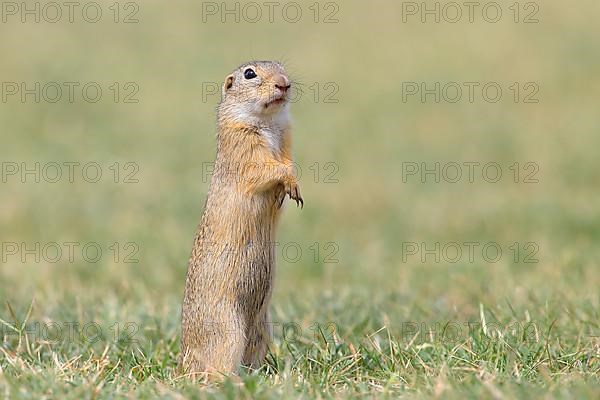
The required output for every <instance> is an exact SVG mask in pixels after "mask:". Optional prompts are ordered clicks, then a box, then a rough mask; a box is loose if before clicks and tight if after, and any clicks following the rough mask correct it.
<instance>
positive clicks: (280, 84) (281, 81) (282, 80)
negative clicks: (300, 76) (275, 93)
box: [273, 74, 292, 93]
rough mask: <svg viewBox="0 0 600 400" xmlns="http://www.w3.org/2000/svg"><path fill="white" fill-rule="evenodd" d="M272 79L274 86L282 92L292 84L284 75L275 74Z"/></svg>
mask: <svg viewBox="0 0 600 400" xmlns="http://www.w3.org/2000/svg"><path fill="white" fill-rule="evenodd" d="M273 80H274V81H275V87H276V88H277V89H279V90H281V91H282V92H284V93H285V92H287V90H288V89H289V88H290V87H291V86H292V85H291V84H290V81H289V79H288V78H287V76H285V75H281V74H279V75H276V76H275V77H274V78H273Z"/></svg>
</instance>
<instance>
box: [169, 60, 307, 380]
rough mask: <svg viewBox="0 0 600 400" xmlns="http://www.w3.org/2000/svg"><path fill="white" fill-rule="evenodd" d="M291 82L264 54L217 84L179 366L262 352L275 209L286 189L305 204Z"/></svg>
mask: <svg viewBox="0 0 600 400" xmlns="http://www.w3.org/2000/svg"><path fill="white" fill-rule="evenodd" d="M290 87H291V83H290V80H289V78H288V76H287V74H286V72H285V70H284V68H283V66H282V65H281V64H280V63H277V62H271V61H254V62H248V63H245V64H243V65H241V66H240V67H239V68H237V69H236V70H235V71H234V72H233V73H232V74H231V75H229V76H228V77H227V78H226V79H225V83H224V84H223V90H222V99H221V103H220V104H219V107H218V123H217V125H218V134H217V156H216V160H215V164H214V171H213V175H212V179H211V182H210V187H209V190H208V198H207V200H206V206H205V208H204V213H203V215H202V219H201V221H200V225H199V226H198V231H197V233H196V237H195V239H194V247H193V249H192V254H191V257H190V261H189V266H188V272H187V279H186V285H185V294H184V299H183V308H182V336H181V356H180V359H179V365H180V368H181V370H182V372H183V373H185V374H188V375H191V376H199V375H200V376H202V375H211V374H219V373H223V374H228V373H235V372H236V371H237V370H238V368H239V367H240V366H241V365H244V366H249V367H252V368H256V367H258V366H260V365H261V363H262V362H263V360H264V357H265V353H266V351H267V346H268V344H269V341H270V339H271V332H270V329H269V326H268V325H269V313H268V306H269V300H270V298H271V292H272V286H273V275H274V270H275V248H274V245H275V228H276V224H277V220H278V217H279V214H280V212H279V210H280V208H281V205H282V204H283V201H284V200H285V196H286V195H288V196H289V197H290V198H291V199H294V200H295V201H296V203H297V205H300V204H302V205H304V201H303V200H302V197H301V196H300V190H299V187H298V182H297V180H296V177H295V175H294V167H293V161H292V156H291V152H290V145H291V138H290V120H289V92H290V90H289V89H290Z"/></svg>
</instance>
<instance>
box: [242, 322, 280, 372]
mask: <svg viewBox="0 0 600 400" xmlns="http://www.w3.org/2000/svg"><path fill="white" fill-rule="evenodd" d="M272 337H273V330H272V326H271V322H270V319H269V313H268V311H263V313H262V316H261V317H260V318H258V319H257V322H256V323H255V324H254V325H253V326H251V327H250V329H249V330H248V341H247V344H246V348H245V349H244V357H243V360H242V364H243V365H244V366H246V367H250V368H252V369H258V368H260V367H261V366H262V365H263V361H264V359H265V355H266V354H267V350H268V349H269V343H271V340H272Z"/></svg>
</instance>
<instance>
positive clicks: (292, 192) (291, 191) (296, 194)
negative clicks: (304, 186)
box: [281, 184, 304, 208]
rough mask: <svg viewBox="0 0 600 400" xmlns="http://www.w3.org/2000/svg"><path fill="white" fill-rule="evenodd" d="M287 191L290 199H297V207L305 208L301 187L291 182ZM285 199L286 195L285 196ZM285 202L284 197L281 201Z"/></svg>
mask: <svg viewBox="0 0 600 400" xmlns="http://www.w3.org/2000/svg"><path fill="white" fill-rule="evenodd" d="M285 193H286V194H287V195H288V196H289V197H290V199H292V200H295V201H296V207H301V208H304V200H303V199H302V196H301V195H300V188H299V187H298V185H297V184H291V185H289V186H287V187H286V188H285ZM283 198H284V199H285V195H284V196H283ZM281 202H282V203H283V199H282V201H281Z"/></svg>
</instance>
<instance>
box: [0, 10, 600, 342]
mask: <svg viewBox="0 0 600 400" xmlns="http://www.w3.org/2000/svg"><path fill="white" fill-rule="evenodd" d="M42 4H43V3H42ZM98 4H100V5H101V6H102V8H103V11H104V15H103V18H102V20H101V21H100V22H98V23H95V24H94V23H87V22H86V21H84V20H82V18H81V14H80V13H77V12H76V13H75V22H73V23H69V22H67V21H65V19H66V18H67V17H66V16H63V20H62V21H59V22H58V23H54V24H52V23H47V22H44V21H43V20H42V21H41V22H40V23H31V22H28V23H21V22H20V21H19V16H11V15H8V16H7V18H8V20H7V21H6V22H3V23H0V54H1V56H0V57H1V60H0V76H1V77H2V78H1V81H2V82H17V83H19V84H20V83H21V82H27V83H28V84H29V85H30V87H33V85H34V83H35V82H41V83H42V85H43V84H44V83H47V82H58V83H63V82H80V83H81V84H82V85H83V84H85V83H87V82H97V83H98V84H99V85H100V86H101V87H102V89H103V96H102V98H101V100H100V101H98V102H97V103H89V102H86V101H84V100H83V99H82V97H81V91H80V90H77V89H76V91H75V101H74V102H73V103H71V102H69V101H67V100H66V94H63V99H62V100H60V101H58V102H57V103H49V102H47V101H44V100H43V99H42V101H40V103H35V102H34V101H33V100H32V96H29V97H27V101H26V102H25V103H22V102H21V101H20V98H19V95H16V96H9V97H8V98H7V101H5V102H2V103H0V121H1V125H0V132H1V139H2V141H1V144H0V160H1V161H2V162H3V163H5V164H3V165H4V169H6V167H7V165H8V164H6V163H17V164H18V165H19V166H20V165H21V163H26V165H27V166H28V167H29V168H32V166H33V165H34V164H35V163H36V162H38V163H41V165H47V163H51V162H57V163H60V164H62V163H64V162H79V163H81V164H86V163H89V162H96V163H98V164H100V165H101V168H102V172H103V176H102V179H101V180H100V181H99V182H98V183H88V182H86V181H85V180H84V179H82V178H81V175H80V170H78V169H76V175H75V179H74V180H75V181H74V182H73V183H70V182H68V180H67V179H66V178H64V177H63V179H62V180H61V181H60V182H58V183H49V182H44V180H43V179H42V182H40V183H35V182H32V178H31V177H29V178H28V180H27V182H25V183H23V182H22V179H21V178H20V176H19V175H15V176H8V177H6V179H5V180H4V181H3V182H2V183H0V205H1V206H0V237H1V241H2V243H3V244H5V243H18V244H20V245H21V244H22V243H27V245H29V246H30V247H31V246H34V243H36V242H39V243H41V244H42V246H43V245H44V244H45V243H50V242H58V243H64V242H80V243H88V242H94V243H98V244H99V245H100V246H101V247H102V248H103V250H104V253H103V257H102V258H101V259H100V261H99V262H97V263H89V262H86V261H85V260H84V259H83V258H82V257H81V254H80V252H78V251H76V253H75V261H74V262H69V261H68V260H66V255H63V257H62V259H61V260H60V261H59V262H57V263H49V262H46V261H45V260H44V259H43V257H42V260H41V261H40V262H35V260H34V259H33V257H32V256H29V257H28V258H27V260H26V262H22V260H21V259H20V255H21V253H19V255H16V256H15V255H7V254H6V252H5V253H4V254H3V255H4V256H5V257H6V258H5V259H3V260H2V261H3V262H2V264H1V268H0V279H1V280H0V299H1V300H3V301H9V302H10V303H11V304H12V306H13V307H14V308H15V310H17V313H18V314H19V315H23V314H24V312H25V311H26V310H27V307H28V306H29V304H30V302H31V300H32V299H33V298H35V300H36V306H35V307H34V310H33V316H34V318H38V319H40V320H44V319H49V320H61V319H63V320H64V319H65V318H69V317H68V316H72V315H78V317H79V318H81V319H82V320H96V319H102V320H104V321H137V322H139V321H147V319H148V318H149V319H151V320H155V321H167V322H166V325H167V327H168V329H167V330H168V332H169V334H170V335H173V337H175V336H176V335H177V334H178V331H177V329H178V323H179V321H178V318H179V317H178V313H179V307H180V301H181V297H182V293H183V285H184V278H185V271H186V267H187V260H188V256H189V253H190V250H191V245H192V238H193V235H194V231H195V228H196V225H197V223H198V221H199V219H200V216H201V213H202V209H203V206H204V201H205V195H206V191H207V188H208V181H207V180H206V179H203V176H204V174H205V167H206V163H210V162H212V161H213V159H214V155H215V107H216V105H217V103H218V101H219V95H215V94H210V93H209V94H207V93H206V88H207V85H214V84H218V85H220V84H221V82H222V80H223V79H224V77H225V76H226V75H227V74H228V73H229V72H230V71H231V70H232V69H234V68H235V67H236V66H237V65H239V64H240V63H242V62H244V61H247V60H252V59H258V60H262V59H267V60H268V59H277V60H282V61H283V62H284V63H285V64H286V66H287V69H288V71H289V73H290V75H291V77H292V79H293V80H294V82H295V83H296V86H297V87H298V88H299V89H301V96H300V98H299V99H298V101H297V102H295V103H294V104H293V106H292V113H293V116H294V154H295V159H296V161H297V163H298V165H299V167H300V169H301V171H302V176H301V179H300V183H301V188H302V194H303V197H304V199H305V202H306V204H305V207H304V210H302V211H300V210H297V209H296V207H293V206H290V205H288V207H287V209H286V210H285V211H284V215H283V217H282V219H281V223H280V229H279V241H280V242H281V243H282V245H283V244H286V243H294V246H296V244H297V245H298V246H299V247H300V248H301V250H302V256H301V257H300V259H299V260H298V261H297V262H291V260H290V257H284V255H283V252H282V246H280V247H279V250H280V251H279V252H278V272H277V277H276V286H275V294H274V300H273V308H274V320H276V321H290V320H294V321H302V323H303V324H307V325H308V324H310V323H311V322H324V321H336V322H337V321H338V318H339V319H344V318H345V320H346V321H350V320H352V318H353V316H352V315H347V314H344V310H347V312H351V313H355V314H356V315H360V316H361V318H362V316H367V317H369V316H370V317H371V318H373V319H374V320H375V321H374V322H371V323H372V327H373V330H375V329H377V327H378V322H377V321H378V320H379V318H380V319H381V320H382V321H386V316H388V317H389V316H391V317H390V318H391V320H389V319H388V320H387V322H382V323H381V324H382V325H383V324H384V323H385V324H387V325H388V326H390V327H391V328H392V329H393V328H394V327H399V326H400V324H401V323H402V321H405V320H416V319H419V318H421V319H427V320H437V319H439V318H446V319H448V318H453V319H457V320H463V321H464V320H469V319H471V318H475V319H478V318H479V304H480V303H483V304H485V305H486V307H490V308H492V309H494V308H495V307H500V308H502V309H504V310H506V309H507V306H506V304H510V305H511V306H512V307H515V309H516V311H515V313H516V314H518V315H519V317H522V316H523V315H525V312H528V313H531V314H533V315H534V317H533V318H534V319H536V318H537V319H541V320H545V318H549V319H550V320H552V319H556V320H557V321H558V325H559V326H561V327H563V328H564V329H567V330H568V329H570V328H573V321H574V320H577V321H587V322H586V324H584V325H579V326H578V328H574V329H576V330H577V329H579V330H580V331H585V332H586V333H588V334H592V333H594V332H595V333H596V334H597V329H598V325H597V321H598V313H599V309H598V304H599V290H598V288H599V287H600V272H599V256H600V248H599V247H598V241H599V240H600V196H599V185H600V168H599V158H598V148H600V135H599V134H600V115H599V114H598V109H599V102H598V98H599V97H598V96H599V94H600V78H599V75H598V72H599V71H600V47H599V46H598V38H599V37H600V25H598V23H597V21H596V20H597V16H598V15H599V12H600V5H599V4H598V2H596V1H592V0H583V1H578V2H577V3H576V4H575V3H573V4H571V3H565V2H564V1H557V0H551V1H543V2H539V3H536V4H537V5H538V6H539V11H538V12H537V13H536V15H535V17H536V18H537V19H538V20H539V22H538V23H527V24H526V23H522V22H519V23H515V22H514V21H513V18H514V13H513V11H511V10H510V9H509V7H510V6H511V5H512V4H513V2H504V1H502V2H499V4H500V5H501V7H502V8H503V16H502V18H501V20H500V21H499V22H497V23H489V22H486V21H485V20H484V19H483V18H482V15H481V12H478V11H476V12H475V14H474V18H475V20H474V22H472V23H470V22H469V21H468V17H467V16H466V15H465V16H463V19H462V20H461V21H460V22H458V23H449V22H446V21H444V20H443V18H442V20H441V21H440V23H434V22H433V17H431V16H430V17H428V20H427V22H426V23H422V22H421V21H420V16H419V15H417V16H407V22H406V23H403V22H402V16H403V4H402V2H391V1H372V2H368V3H367V2H359V1H347V2H346V1H344V2H336V3H326V2H322V3H317V6H316V7H317V8H318V9H319V11H320V12H319V16H318V22H315V20H314V19H315V14H314V7H315V5H314V2H313V1H311V2H299V3H298V4H300V6H301V9H302V12H303V16H302V18H301V19H300V21H299V22H297V23H290V22H288V21H286V20H285V18H284V16H283V15H282V11H281V7H279V8H276V10H275V14H274V20H273V22H269V20H268V16H267V9H266V8H265V7H263V8H262V12H263V16H262V18H261V19H260V20H259V21H258V22H256V23H251V22H249V21H245V20H244V16H243V15H242V16H241V19H240V21H239V23H236V22H235V21H234V17H232V16H228V17H227V18H228V19H227V23H222V21H221V16H220V15H203V6H204V7H206V4H204V5H203V3H202V2H199V1H176V2H166V1H144V2H142V3H139V4H137V6H138V7H139V10H137V12H135V15H134V16H133V17H134V18H137V19H138V20H139V22H137V23H129V24H125V23H115V22H114V21H113V18H114V12H113V11H112V10H111V9H109V7H111V5H112V4H113V2H99V3H98ZM214 4H216V5H217V6H218V7H221V4H220V2H218V3H214ZM228 4H229V6H228V7H231V8H233V7H234V6H233V5H232V4H233V3H231V2H230V3H228ZM260 4H262V3H260ZM417 4H418V3H417ZM427 4H428V7H433V6H434V2H427ZM441 4H442V5H443V4H444V3H441ZM242 5H243V3H242ZM524 5H525V2H523V3H519V7H520V10H521V15H520V18H521V19H523V18H524V16H525V15H527V14H529V12H530V11H531V10H529V9H525V8H524ZM126 7H127V8H126ZM130 7H132V6H130V5H126V4H125V3H120V4H119V8H120V11H121V13H120V19H121V20H122V19H123V18H125V16H126V15H128V14H129V13H130V12H134V11H136V10H135V9H134V8H130ZM311 7H313V8H311ZM477 10H480V8H479V9H477ZM205 11H206V10H205ZM248 11H251V10H248ZM290 13H291V11H290ZM332 13H333V14H332ZM249 15H250V14H249ZM253 15H254V14H252V15H251V16H253ZM291 15H293V14H291ZM328 16H329V17H330V19H337V22H334V23H325V22H324V21H325V20H326V18H327V17H328ZM442 17H443V16H442ZM30 18H31V17H30ZM203 18H204V20H205V21H203ZM288 18H289V15H288ZM115 82H117V83H118V84H119V87H120V94H119V96H120V98H119V100H122V99H123V98H124V96H125V94H126V93H128V92H129V90H128V88H125V87H124V85H125V84H126V83H128V82H133V83H134V84H135V85H137V87H138V88H139V92H138V93H137V94H135V96H134V98H135V99H137V100H139V102H137V103H124V102H123V101H119V102H117V103H115V102H114V100H113V95H114V91H112V90H111V89H110V88H109V87H110V86H111V85H113V84H114V83H115ZM405 82H416V83H418V84H420V83H422V82H424V83H426V84H427V85H428V86H429V87H430V88H431V87H433V85H434V83H435V82H440V83H441V85H442V86H443V85H444V84H445V83H448V82H458V83H459V84H462V83H463V82H479V83H481V86H483V85H484V84H485V83H488V82H496V83H497V84H498V85H500V86H501V87H502V89H503V96H502V99H501V100H500V101H498V102H496V103H491V102H488V101H485V100H484V99H483V97H482V96H481V90H480V89H476V91H475V99H474V101H473V102H469V101H468V99H467V98H466V91H465V92H464V93H463V98H462V99H461V100H460V101H458V102H456V103H451V102H448V101H444V100H443V99H442V100H441V101H440V102H439V103H436V102H435V101H433V96H432V95H430V96H428V97H427V98H426V101H425V102H422V101H421V100H420V98H419V96H418V95H416V96H411V97H409V98H408V99H407V101H403V83H405ZM515 82H518V83H519V86H520V89H521V92H520V97H519V101H518V102H515V101H514V99H513V95H514V93H513V91H511V89H510V87H511V85H513V84H514V83H515ZM529 82H533V83H534V84H535V85H536V87H537V88H539V91H538V92H537V94H536V95H535V98H536V99H537V100H539V101H538V102H537V103H525V102H524V101H523V99H524V97H525V95H526V94H527V93H529V91H527V90H525V89H524V85H525V84H527V83H529ZM316 88H318V90H319V91H318V93H317V92H316ZM463 88H464V87H463ZM129 89H130V87H129ZM298 93H300V92H298ZM204 95H206V96H204ZM328 96H329V97H328ZM330 100H335V101H334V102H330ZM116 162H118V163H119V168H120V172H121V175H120V178H119V183H115V182H113V173H114V171H113V170H111V169H110V167H111V166H112V165H114V164H115V163H116ZM436 162H440V163H442V165H444V164H445V163H450V162H455V163H459V164H462V163H464V162H480V163H481V164H486V163H490V162H493V163H498V164H499V165H500V166H501V167H502V172H503V176H502V179H500V181H499V182H497V183H488V182H486V181H485V180H484V179H482V178H481V172H480V171H481V170H480V169H476V172H478V174H476V175H475V181H474V182H473V183H470V182H468V181H467V180H466V178H465V177H463V179H462V180H461V181H459V182H457V183H450V182H448V181H445V180H444V179H441V181H440V182H439V183H437V182H435V181H434V180H433V179H432V178H431V176H430V177H429V178H428V180H427V182H426V183H422V182H421V179H420V177H419V176H414V177H409V178H408V179H405V180H404V181H403V165H406V164H403V163H418V164H421V163H427V165H428V166H429V167H431V166H432V165H434V163H436ZM528 162H532V163H535V164H536V165H537V166H538V167H539V171H537V173H536V175H535V178H536V179H537V180H538V182H537V183H525V182H523V180H524V175H525V173H526V172H527V171H526V170H525V169H524V165H525V164H526V163H528ZM126 163H135V164H136V165H137V166H138V167H139V171H137V173H136V174H135V178H136V179H137V180H139V182H138V183H126V182H124V175H126V173H127V172H130V171H131V169H128V170H126V169H125V165H126ZM331 163H332V164H331ZM514 163H519V165H520V171H521V175H520V179H519V182H518V183H515V182H514V179H513V171H512V170H510V169H509V167H510V166H512V165H513V164H514ZM65 171H67V169H66V168H64V169H63V172H65ZM77 171H79V175H78V174H77ZM317 171H318V175H316V174H317ZM465 171H466V169H464V170H463V173H465ZM330 173H333V175H332V176H330V177H331V178H334V181H333V182H331V181H329V180H327V179H326V177H327V176H329V175H328V174H330ZM130 242H132V243H135V244H136V245H137V246H138V247H139V251H137V253H136V257H135V258H137V259H139V262H137V263H126V262H124V260H123V258H124V255H125V254H127V253H128V252H127V251H126V250H127V249H124V246H125V245H126V244H127V243H130ZM406 242H416V243H426V244H427V245H428V246H429V247H433V246H434V245H435V243H436V242H439V243H441V244H442V245H443V244H444V243H448V242H458V243H462V242H480V243H487V242H494V243H498V244H499V245H500V246H501V247H502V249H503V251H504V253H503V256H502V258H501V260H500V261H498V262H495V263H489V262H486V261H485V260H484V259H483V258H482V257H481V253H476V257H475V260H474V262H469V260H468V259H467V258H466V256H464V255H463V257H462V259H461V260H460V261H459V262H457V263H448V262H443V260H442V262H439V263H436V262H433V258H432V257H431V256H430V257H429V258H428V259H427V260H426V262H422V261H421V260H420V258H419V256H418V255H417V256H410V257H405V258H403V251H402V250H403V249H402V243H406ZM515 242H517V243H519V245H520V246H521V248H522V247H523V245H524V244H526V243H529V242H533V243H535V244H536V245H537V246H539V251H538V252H537V254H536V259H537V260H539V261H538V262H535V263H524V262H523V261H522V258H523V253H521V255H520V258H519V259H518V260H517V261H518V262H515V261H514V260H513V252H512V251H511V250H509V247H510V246H511V245H512V244H513V243H515ZM113 243H119V246H120V249H121V253H120V257H119V258H118V259H117V260H115V259H114V257H113V256H114V252H112V251H111V250H109V249H108V248H109V246H111V245H112V244H113ZM315 243H316V244H317V245H316V246H317V248H318V249H319V252H318V254H317V253H316V250H315V247H314V246H315ZM332 244H333V245H332ZM332 246H333V247H332ZM332 251H333V252H334V253H335V254H331V252H332ZM522 251H523V250H522ZM292 253H293V252H292V250H290V254H292ZM328 255H332V257H330V258H327V256H328ZM292 258H294V256H293V255H292ZM332 260H334V261H337V262H331V261H332ZM340 299H343V300H340ZM291 304H301V306H298V307H299V308H298V309H297V310H296V311H294V312H288V311H286V310H287V309H288V308H289V307H291ZM570 307H572V308H570ZM572 309H577V310H580V311H578V312H575V314H577V315H578V317H574V316H573V314H574V313H573V312H571V311H570V310H572ZM298 310H300V311H298ZM350 310H353V311H350ZM549 314H552V317H551V318H550V317H548V315H549ZM0 317H2V318H3V319H5V320H7V319H8V318H9V312H8V311H7V310H4V309H2V310H1V311H0ZM357 318H358V317H357ZM590 321H592V322H590ZM594 321H595V322H594ZM157 323H158V322H157ZM163 323H164V322H163ZM143 324H146V325H147V324H148V323H147V322H145V323H143ZM594 324H595V325H594ZM146 325H144V326H146Z"/></svg>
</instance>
